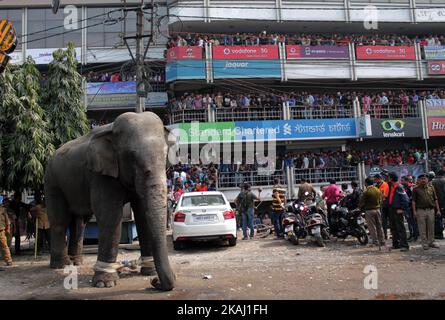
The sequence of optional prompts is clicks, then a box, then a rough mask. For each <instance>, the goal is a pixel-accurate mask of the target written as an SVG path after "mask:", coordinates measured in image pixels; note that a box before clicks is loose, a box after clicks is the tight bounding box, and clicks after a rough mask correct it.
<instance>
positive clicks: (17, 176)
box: [0, 58, 54, 191]
mask: <svg viewBox="0 0 445 320" xmlns="http://www.w3.org/2000/svg"><path fill="white" fill-rule="evenodd" d="M0 82H1V85H0V96H1V97H2V98H4V99H2V103H1V106H0V107H1V116H0V135H1V136H0V141H1V142H0V143H1V150H2V157H1V158H2V172H1V176H2V186H3V187H4V188H5V189H7V190H14V191H21V190H23V189H26V188H32V189H38V188H40V186H41V185H42V184H43V182H44V174H45V165H46V162H47V160H48V158H49V157H50V156H51V155H52V154H53V153H54V146H53V144H52V140H53V138H52V135H51V134H50V131H49V126H48V124H47V122H46V119H45V113H44V110H43V108H42V107H41V105H40V103H41V101H40V73H39V71H38V70H37V68H36V66H35V62H34V61H33V60H32V59H31V58H28V59H26V61H25V62H24V63H23V65H22V66H21V67H20V68H15V69H14V70H10V69H8V70H6V72H5V73H4V74H3V75H2V76H1V78H0Z"/></svg>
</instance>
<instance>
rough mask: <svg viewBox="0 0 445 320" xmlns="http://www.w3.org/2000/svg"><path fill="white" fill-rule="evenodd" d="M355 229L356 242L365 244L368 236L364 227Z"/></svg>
mask: <svg viewBox="0 0 445 320" xmlns="http://www.w3.org/2000/svg"><path fill="white" fill-rule="evenodd" d="M355 230H356V231H355V232H356V237H357V240H358V242H359V243H360V244H361V245H362V246H364V245H367V244H368V241H369V238H368V234H367V233H366V230H365V228H363V227H357V228H356V229H355Z"/></svg>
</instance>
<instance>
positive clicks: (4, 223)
mask: <svg viewBox="0 0 445 320" xmlns="http://www.w3.org/2000/svg"><path fill="white" fill-rule="evenodd" d="M10 231H11V230H10V222H9V218H8V213H7V212H6V208H5V207H3V206H2V207H0V249H1V252H2V256H3V260H5V262H6V265H7V266H12V258H11V251H10V250H9V246H8V241H7V240H6V235H7V233H9V232H10Z"/></svg>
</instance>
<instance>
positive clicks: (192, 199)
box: [181, 195, 226, 207]
mask: <svg viewBox="0 0 445 320" xmlns="http://www.w3.org/2000/svg"><path fill="white" fill-rule="evenodd" d="M225 204H226V202H225V201H224V198H223V197H222V196H221V195H203V196H184V197H183V198H182V203H181V207H199V206H223V205H225Z"/></svg>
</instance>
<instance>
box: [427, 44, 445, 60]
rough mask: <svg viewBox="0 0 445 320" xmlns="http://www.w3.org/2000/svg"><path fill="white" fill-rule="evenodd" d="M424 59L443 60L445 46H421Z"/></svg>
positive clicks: (444, 57)
mask: <svg viewBox="0 0 445 320" xmlns="http://www.w3.org/2000/svg"><path fill="white" fill-rule="evenodd" d="M423 51H424V52H425V59H426V60H444V59H445V46H425V47H423Z"/></svg>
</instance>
